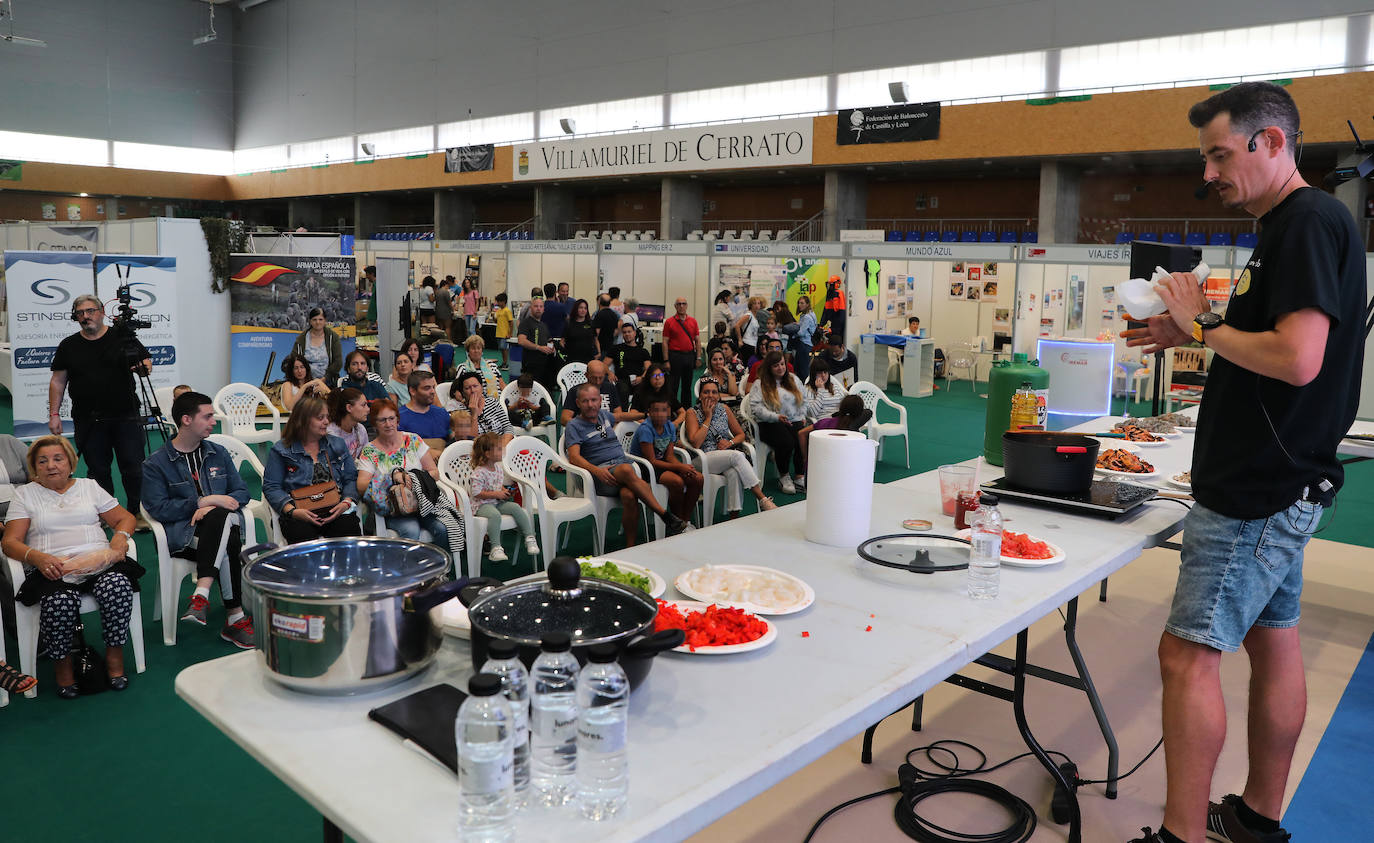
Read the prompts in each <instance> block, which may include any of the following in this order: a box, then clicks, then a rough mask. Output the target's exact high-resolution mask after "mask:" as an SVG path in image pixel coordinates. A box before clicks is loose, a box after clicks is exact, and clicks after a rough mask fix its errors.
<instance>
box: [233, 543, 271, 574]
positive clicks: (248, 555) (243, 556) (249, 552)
mask: <svg viewBox="0 0 1374 843" xmlns="http://www.w3.org/2000/svg"><path fill="white" fill-rule="evenodd" d="M276 549H277V546H276V545H275V544H272V543H271V542H263V543H262V544H255V545H253V546H252V547H250V548H248V549H246V550H244V551H243V552H242V553H240V554H239V561H240V563H241V564H242V565H243V567H245V568H247V567H248V565H249V564H250V563H252V561H253V559H254V558H256V557H258V556H261V555H262V553H266V552H267V551H269V550H276Z"/></svg>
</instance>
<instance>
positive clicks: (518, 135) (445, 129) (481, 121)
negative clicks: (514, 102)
mask: <svg viewBox="0 0 1374 843" xmlns="http://www.w3.org/2000/svg"><path fill="white" fill-rule="evenodd" d="M532 137H534V112H533V111H525V112H522V113H520V114H502V115H499V116H496V117H478V118H476V119H473V120H457V121H454V122H452V123H440V124H439V148H441V149H444V148H447V147H450V146H472V145H473V144H478V143H513V142H515V141H522V140H529V139H530V138H532Z"/></svg>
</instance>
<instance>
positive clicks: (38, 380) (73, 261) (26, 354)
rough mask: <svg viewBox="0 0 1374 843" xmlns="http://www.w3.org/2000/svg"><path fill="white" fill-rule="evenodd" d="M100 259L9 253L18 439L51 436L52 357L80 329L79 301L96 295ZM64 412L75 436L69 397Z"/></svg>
mask: <svg viewBox="0 0 1374 843" xmlns="http://www.w3.org/2000/svg"><path fill="white" fill-rule="evenodd" d="M94 260H95V258H94V256H93V255H92V254H91V253H90V252H48V251H43V252H27V251H25V252H17V251H6V252H5V287H6V293H7V295H8V298H9V329H10V344H11V348H12V349H13V356H12V358H11V360H10V383H11V386H10V393H11V394H12V396H13V398H14V435H15V436H18V437H20V438H32V437H37V436H43V435H46V434H47V433H48V382H49V381H50V380H51V379H52V359H53V356H54V355H56V354H57V344H58V343H60V342H62V340H63V339H64V338H66V337H68V336H70V335H71V334H72V333H73V332H74V331H75V330H76V323H75V322H73V321H72V304H73V302H75V301H76V297H77V296H80V295H84V294H88V293H94V292H95V276H94V274H93V267H94ZM58 413H59V414H60V416H61V418H62V429H63V432H65V433H68V434H70V433H72V416H71V399H70V398H68V397H67V396H66V395H64V396H63V398H62V405H61V406H60V407H59V408H58Z"/></svg>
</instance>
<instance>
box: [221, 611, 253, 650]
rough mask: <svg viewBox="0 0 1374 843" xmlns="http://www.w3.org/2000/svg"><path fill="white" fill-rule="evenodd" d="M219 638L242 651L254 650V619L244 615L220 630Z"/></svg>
mask: <svg viewBox="0 0 1374 843" xmlns="http://www.w3.org/2000/svg"><path fill="white" fill-rule="evenodd" d="M219 637H220V638H223V639H224V640H225V641H228V642H229V643H230V644H233V645H234V646H235V647H238V648H239V649H240V650H251V649H253V639H254V636H253V619H252V618H250V617H248V616H247V615H244V616H243V617H241V618H239V619H238V620H236V621H234V622H233V623H231V624H229V625H228V626H226V627H225V628H224V629H222V630H220V633H219Z"/></svg>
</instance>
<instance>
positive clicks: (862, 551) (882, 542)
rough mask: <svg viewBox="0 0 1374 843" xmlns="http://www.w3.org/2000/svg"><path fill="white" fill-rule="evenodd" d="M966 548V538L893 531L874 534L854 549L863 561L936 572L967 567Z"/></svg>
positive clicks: (918, 571) (914, 572)
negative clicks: (888, 533)
mask: <svg viewBox="0 0 1374 843" xmlns="http://www.w3.org/2000/svg"><path fill="white" fill-rule="evenodd" d="M968 549H969V542H968V539H960V538H955V537H954V536H939V535H928V534H926V535H912V534H911V533H894V534H892V535H887V536H874V537H873V538H871V539H869V540H868V541H866V542H864V543H863V544H861V545H859V548H858V551H859V556H860V557H862V558H863V559H864V560H866V561H868V562H872V563H873V564H875V565H882V566H883V567H885V568H896V569H897V570H899V571H910V572H911V573H913V574H936V573H939V572H941V571H958V570H962V569H964V568H967V567H968Z"/></svg>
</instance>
